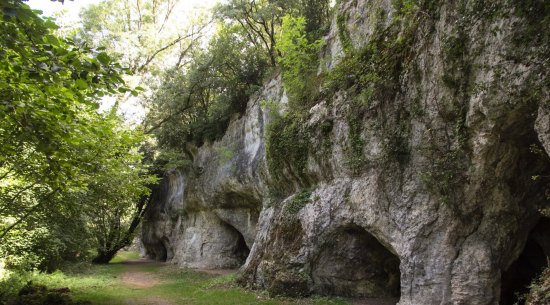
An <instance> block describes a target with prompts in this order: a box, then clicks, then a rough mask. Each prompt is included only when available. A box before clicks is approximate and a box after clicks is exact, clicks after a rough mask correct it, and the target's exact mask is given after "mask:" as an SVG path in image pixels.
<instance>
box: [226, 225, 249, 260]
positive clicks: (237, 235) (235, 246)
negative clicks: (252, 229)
mask: <svg viewBox="0 0 550 305" xmlns="http://www.w3.org/2000/svg"><path fill="white" fill-rule="evenodd" d="M226 227H227V228H228V229H229V230H230V231H231V233H232V235H233V236H234V238H232V239H231V240H229V242H230V243H231V244H230V245H229V246H230V249H231V253H230V255H231V256H233V257H234V258H235V259H236V260H237V262H238V264H239V266H242V265H243V264H244V262H245V261H246V259H247V258H248V255H249V254H250V248H249V247H248V245H247V244H246V240H245V239H244V236H243V234H242V233H241V232H239V230H237V229H235V227H233V226H232V225H230V224H228V223H226Z"/></svg>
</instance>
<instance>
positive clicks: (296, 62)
mask: <svg viewBox="0 0 550 305" xmlns="http://www.w3.org/2000/svg"><path fill="white" fill-rule="evenodd" d="M322 43H323V42H322V40H320V39H319V40H315V41H313V42H310V41H309V40H308V38H307V32H306V19H305V18H304V17H302V16H300V17H292V16H290V15H286V16H284V17H283V18H282V27H281V35H280V39H279V41H278V42H277V49H278V50H279V53H280V54H281V55H280V56H279V58H278V62H279V64H280V66H281V69H282V72H283V82H284V85H285V88H286V90H287V92H288V95H289V97H290V102H291V107H293V108H300V107H303V106H307V105H301V104H299V102H302V101H304V100H307V99H308V98H311V91H312V88H311V87H312V85H313V84H312V82H313V80H314V79H315V73H316V70H317V64H318V58H319V50H320V48H321V45H322Z"/></svg>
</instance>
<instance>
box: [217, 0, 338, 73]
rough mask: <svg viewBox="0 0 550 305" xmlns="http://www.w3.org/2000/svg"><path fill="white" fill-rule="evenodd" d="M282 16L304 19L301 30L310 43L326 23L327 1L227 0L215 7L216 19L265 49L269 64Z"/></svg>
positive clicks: (273, 61) (274, 59) (274, 60)
mask: <svg viewBox="0 0 550 305" xmlns="http://www.w3.org/2000/svg"><path fill="white" fill-rule="evenodd" d="M285 15H289V16H293V17H298V16H303V17H304V18H305V31H306V33H307V34H308V39H309V40H310V41H311V42H313V41H315V40H317V39H319V38H320V37H321V36H322V35H323V34H324V31H325V29H327V28H328V27H327V25H328V23H329V17H330V2H329V1H328V0H321V1H318V0H230V1H228V2H227V3H224V4H220V5H218V6H217V8H216V16H217V17H218V19H221V20H225V21H226V22H228V23H230V24H238V25H240V26H241V27H242V29H243V30H244V31H245V33H246V37H247V38H248V40H249V41H250V42H251V43H252V44H254V45H255V46H256V47H257V48H258V49H259V50H263V51H264V52H266V54H267V56H268V57H269V60H270V63H271V66H273V67H274V66H276V65H277V58H278V57H280V56H281V53H280V52H279V49H278V48H277V37H278V33H279V32H280V28H281V26H282V20H283V19H282V18H283V16H285Z"/></svg>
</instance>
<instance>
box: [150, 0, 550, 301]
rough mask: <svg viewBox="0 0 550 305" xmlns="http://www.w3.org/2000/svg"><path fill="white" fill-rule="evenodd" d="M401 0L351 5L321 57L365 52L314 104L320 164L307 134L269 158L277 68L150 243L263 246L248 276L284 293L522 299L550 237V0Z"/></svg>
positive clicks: (205, 258)
mask: <svg viewBox="0 0 550 305" xmlns="http://www.w3.org/2000/svg"><path fill="white" fill-rule="evenodd" d="M399 3H400V1H390V0H352V1H341V4H339V5H338V7H337V8H336V13H335V14H336V16H335V17H334V21H333V24H332V26H331V30H330V33H329V34H328V36H327V37H326V44H325V47H324V49H323V52H322V60H321V63H322V64H321V67H320V70H319V71H320V73H332V72H330V71H333V70H334V69H337V67H338V65H339V63H341V62H343V61H344V62H345V61H346V60H350V58H355V59H354V60H356V61H357V62H353V61H352V63H354V64H356V65H359V64H362V65H364V67H365V68H364V71H363V72H361V73H360V74H359V78H358V80H357V83H353V82H352V83H351V84H348V85H347V86H340V87H338V88H337V89H336V90H334V91H333V92H324V91H322V90H321V91H322V93H324V94H320V95H319V100H318V101H317V103H316V104H315V106H313V107H312V108H311V109H310V111H309V113H308V115H307V120H306V121H301V122H297V124H301V125H299V126H300V128H299V129H298V130H300V132H301V133H300V135H302V136H303V137H302V138H304V139H305V140H306V141H305V142H307V147H306V148H307V149H305V150H303V154H305V156H306V158H305V160H306V163H305V165H304V164H297V163H296V162H294V161H296V160H294V159H295V156H296V153H295V152H291V151H289V152H288V155H286V156H283V157H285V158H286V159H284V160H285V162H281V163H279V164H275V166H273V165H274V164H273V163H270V162H268V161H269V160H273V159H269V158H272V156H271V155H269V150H267V153H266V147H267V146H269V143H268V139H269V134H268V128H267V126H268V124H269V123H270V119H271V118H272V116H273V115H274V114H273V112H274V111H282V112H285V111H286V109H287V108H288V107H287V97H286V95H285V94H284V92H283V89H282V84H281V78H280V76H277V77H274V78H273V79H272V80H271V81H270V82H268V83H267V84H266V86H265V88H264V89H263V90H262V92H260V93H258V94H257V95H255V96H254V97H253V98H252V99H251V100H250V101H249V104H248V109H247V111H246V114H245V115H244V116H243V117H241V118H236V119H235V120H234V121H233V122H232V123H231V124H230V126H229V129H228V131H227V133H226V135H225V136H224V137H223V139H222V140H220V141H218V142H215V143H211V144H205V145H204V146H202V147H200V148H198V149H197V151H196V154H195V156H194V157H195V158H194V163H193V167H192V169H191V170H189V171H187V172H185V173H180V172H173V173H169V174H167V176H166V177H165V179H164V181H163V184H162V185H161V186H160V188H159V190H158V191H157V192H156V196H157V197H156V198H155V201H154V202H155V204H154V205H153V206H154V208H153V209H152V210H151V211H150V213H149V214H148V216H147V219H146V220H145V222H144V224H143V236H142V240H143V243H144V245H145V247H146V249H147V253H148V255H150V256H151V257H154V258H157V259H163V258H164V259H168V260H169V261H171V262H173V263H177V264H179V265H181V266H189V267H198V268H230V267H236V266H239V265H240V264H242V263H243V261H244V258H245V257H246V256H247V255H248V254H249V255H248V258H247V259H246V263H245V264H244V266H243V267H242V269H241V271H242V278H241V282H242V283H243V284H245V285H248V286H251V287H259V288H265V289H268V290H270V291H271V292H272V293H273V294H291V295H292V294H294V295H307V294H310V293H320V294H338V295H344V296H361V297H392V296H397V297H399V304H400V305H427V304H471V305H476V304H499V303H501V304H511V302H512V303H513V301H514V300H513V298H514V296H513V295H510V293H509V292H510V290H514V289H516V288H510V287H512V286H513V285H511V284H510V281H509V280H508V276H509V275H508V274H512V277H514V276H515V275H517V272H516V273H514V272H515V271H514V268H516V267H515V266H516V265H517V264H520V265H521V264H542V265H545V264H546V263H539V262H538V260H539V258H540V257H541V255H542V256H544V255H546V256H547V255H548V254H549V253H550V252H548V245H547V241H548V240H549V239H548V236H549V234H550V233H549V232H548V231H547V230H546V229H545V225H544V224H543V225H540V223H541V214H540V213H539V209H541V208H543V207H545V205H546V202H547V195H546V194H547V191H548V181H547V179H548V178H547V176H548V173H549V172H550V162H549V159H548V153H549V152H550V111H549V110H548V101H549V92H550V90H549V81H548V73H549V68H550V67H549V65H550V64H549V54H550V52H549V49H550V47H549V45H548V43H549V42H548V39H547V38H548V35H547V34H544V31H543V28H542V27H541V26H542V25H543V24H544V23H542V21H541V20H542V19H544V18H543V17H544V16H546V18H548V13H549V12H548V11H547V10H548V8H547V6H544V5H543V4H541V3H543V1H532V2H529V3H527V2H525V3H524V2H523V1H519V2H514V1H496V2H491V3H488V2H484V1H440V2H437V3H432V1H418V2H417V1H413V2H411V3H413V4H414V6H413V7H414V9H413V10H412V11H407V10H406V9H404V8H403V6H399V5H398V4H399ZM407 3H409V2H407ZM407 7H408V6H407ZM546 30H547V29H546ZM353 54H355V55H353ZM357 54H360V55H357ZM373 54H374V55H373ZM354 56H355V57H354ZM360 60H363V61H360ZM377 65H378V66H377ZM344 71H345V70H344ZM350 73H351V72H350ZM362 75H363V76H370V78H369V79H372V83H373V84H374V85H372V87H361V86H359V85H358V84H365V83H361V79H360V76H362ZM344 76H345V75H344ZM352 76H353V75H352ZM356 76H357V75H356ZM377 79H382V81H380V82H377ZM366 84H370V83H368V82H367V83H366ZM369 86H370V85H369ZM261 101H272V102H275V103H279V104H280V105H281V106H279V107H276V108H277V109H268V108H269V107H268V108H262V107H261V106H260V104H262V103H261ZM264 104H265V103H264ZM267 104H269V103H267ZM282 128H284V126H282ZM298 155H299V154H298ZM269 164H271V165H269ZM281 177H283V178H281ZM543 222H544V221H543ZM248 251H250V253H248ZM526 251H527V252H526ZM533 253H534V254H533ZM533 255H534V256H536V258H534V259H532V260H529V259H525V257H526V256H527V257H532V256H533ZM522 257H523V258H522ZM517 262H519V263H517ZM542 267H543V266H542ZM542 267H537V268H542ZM535 273H536V272H535ZM528 277H532V275H528Z"/></svg>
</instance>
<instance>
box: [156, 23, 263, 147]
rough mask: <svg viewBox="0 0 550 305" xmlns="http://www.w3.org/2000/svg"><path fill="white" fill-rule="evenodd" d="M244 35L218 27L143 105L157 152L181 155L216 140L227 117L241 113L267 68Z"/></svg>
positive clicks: (226, 27) (237, 29) (170, 72)
mask: <svg viewBox="0 0 550 305" xmlns="http://www.w3.org/2000/svg"><path fill="white" fill-rule="evenodd" d="M244 35H245V34H244V33H243V32H242V29H241V28H240V27H236V26H221V25H220V27H219V28H218V32H217V33H216V34H215V35H214V37H213V38H212V39H211V41H210V43H209V45H208V47H207V48H206V49H205V50H196V51H195V52H194V56H193V57H192V58H191V62H190V64H189V65H188V67H187V68H186V69H185V70H171V71H169V72H168V73H166V75H165V77H164V79H163V81H162V84H161V85H160V86H159V87H158V88H157V89H156V90H155V94H154V95H153V96H152V97H151V99H149V100H148V105H149V108H150V111H149V113H148V114H147V117H146V120H145V130H146V131H147V132H150V133H152V134H154V135H155V136H156V137H157V139H158V144H159V147H160V148H162V149H163V150H167V149H168V150H169V149H176V148H180V150H181V148H185V147H186V144H187V143H188V142H191V143H194V144H196V145H201V144H202V143H203V142H204V141H213V140H216V139H218V138H220V137H221V136H222V135H223V134H224V132H225V129H226V128H227V126H228V124H229V121H230V119H231V117H232V116H233V115H235V114H238V115H241V114H243V113H244V111H245V110H246V103H247V101H248V98H249V96H250V94H252V93H253V92H255V91H256V90H257V89H258V88H259V87H260V85H261V82H262V79H263V73H264V71H265V68H266V66H267V58H266V57H265V56H263V53H258V52H257V49H256V48H255V47H254V46H253V45H251V44H250V43H249V42H248V41H247V39H246V38H244ZM189 155H190V154H189ZM182 157H183V156H182ZM187 157H189V156H187Z"/></svg>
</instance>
